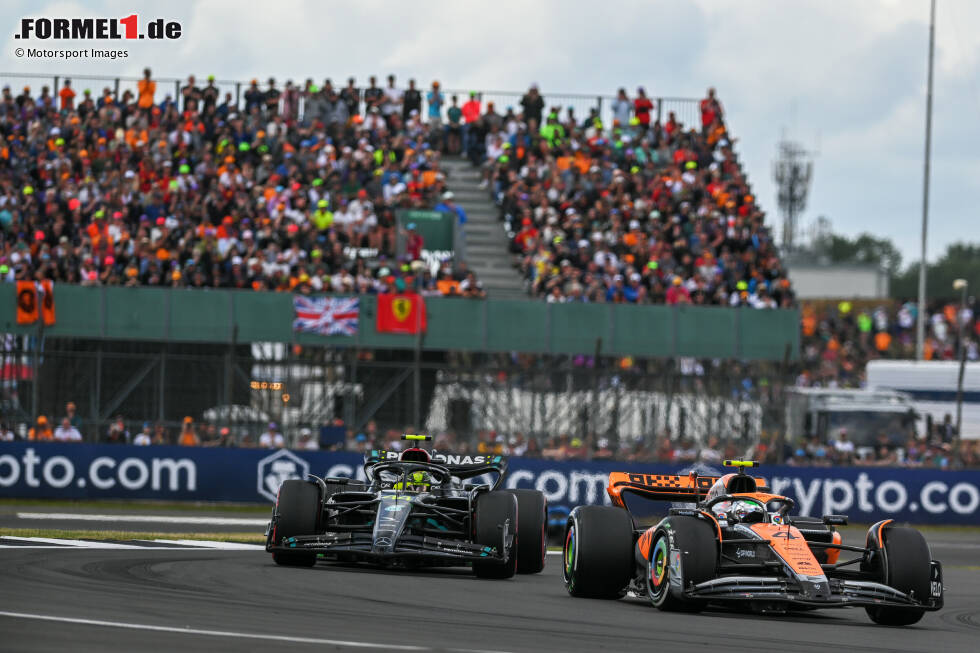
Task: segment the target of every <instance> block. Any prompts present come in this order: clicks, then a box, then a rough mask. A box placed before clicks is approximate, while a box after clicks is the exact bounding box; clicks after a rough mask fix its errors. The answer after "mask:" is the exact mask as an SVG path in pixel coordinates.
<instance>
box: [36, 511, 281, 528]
mask: <svg viewBox="0 0 980 653" xmlns="http://www.w3.org/2000/svg"><path fill="white" fill-rule="evenodd" d="M17 518H18V519H56V520H59V521H107V522H141V523H144V524H188V525H193V524H205V525H209V526H266V525H268V523H269V520H268V519H255V518H252V519H248V518H245V517H190V516H187V517H170V516H167V515H92V514H86V513H80V512H18V513H17Z"/></svg>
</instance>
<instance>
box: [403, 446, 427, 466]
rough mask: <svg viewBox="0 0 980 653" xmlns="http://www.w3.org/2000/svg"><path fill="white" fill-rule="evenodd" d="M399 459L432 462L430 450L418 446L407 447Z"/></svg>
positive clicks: (413, 461)
mask: <svg viewBox="0 0 980 653" xmlns="http://www.w3.org/2000/svg"><path fill="white" fill-rule="evenodd" d="M399 460H403V461H407V462H412V463H427V462H431V460H432V458H431V456H429V452H428V451H426V450H425V449H419V448H418V447H412V448H411V449H406V450H405V451H403V452H402V455H401V456H400V457H399Z"/></svg>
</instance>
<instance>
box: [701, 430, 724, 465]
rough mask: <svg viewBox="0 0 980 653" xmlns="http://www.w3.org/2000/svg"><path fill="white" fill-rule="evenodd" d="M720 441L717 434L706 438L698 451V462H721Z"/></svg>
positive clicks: (708, 463) (716, 463)
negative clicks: (705, 441)
mask: <svg viewBox="0 0 980 653" xmlns="http://www.w3.org/2000/svg"><path fill="white" fill-rule="evenodd" d="M719 445H720V441H719V439H718V437H717V436H714V435H712V436H711V437H709V438H708V442H707V444H706V445H705V446H704V447H702V448H701V451H700V452H698V462H701V463H704V464H705V465H718V464H720V463H721V449H720V446H719Z"/></svg>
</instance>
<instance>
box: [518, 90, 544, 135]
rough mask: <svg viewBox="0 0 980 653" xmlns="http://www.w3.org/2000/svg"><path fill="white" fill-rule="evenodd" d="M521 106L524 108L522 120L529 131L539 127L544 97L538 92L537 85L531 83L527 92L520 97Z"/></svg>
mask: <svg viewBox="0 0 980 653" xmlns="http://www.w3.org/2000/svg"><path fill="white" fill-rule="evenodd" d="M521 107H522V108H523V109H524V121H525V122H526V123H527V127H528V129H529V130H530V131H531V132H534V131H536V130H537V129H538V128H540V127H541V116H542V114H543V113H544V98H543V97H541V94H540V93H539V92H538V85H537V84H536V83H535V84H531V87H530V88H529V89H528V91H527V93H525V94H524V97H522V98H521Z"/></svg>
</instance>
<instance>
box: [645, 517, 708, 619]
mask: <svg viewBox="0 0 980 653" xmlns="http://www.w3.org/2000/svg"><path fill="white" fill-rule="evenodd" d="M669 524H670V528H671V530H672V532H673V540H674V541H673V548H671V542H670V535H669V534H668V530H667V528H666V527H660V528H658V529H657V530H656V532H655V533H654V536H653V545H652V546H651V547H650V556H649V559H648V560H647V573H646V580H647V596H648V597H649V599H650V603H652V604H653V605H654V607H656V608H659V609H661V610H664V611H668V612H700V611H701V610H703V609H704V606H705V605H706V604H707V602H706V601H703V600H695V599H687V598H684V597H683V596H680V594H681V592H682V589H678V585H680V586H681V588H685V587H689V586H690V585H691V584H695V585H696V584H698V583H702V582H704V581H706V580H710V579H711V578H712V577H713V576H714V574H715V567H716V566H717V563H718V544H717V541H716V537H715V531H714V529H712V528H711V526H710V525H709V524H708V523H707V522H705V521H702V520H701V519H698V518H697V517H681V516H677V517H671V518H670V523H669ZM672 576H674V577H672ZM671 585H673V586H674V587H671Z"/></svg>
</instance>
